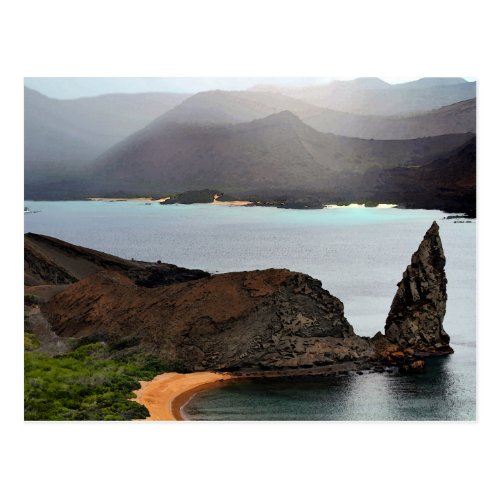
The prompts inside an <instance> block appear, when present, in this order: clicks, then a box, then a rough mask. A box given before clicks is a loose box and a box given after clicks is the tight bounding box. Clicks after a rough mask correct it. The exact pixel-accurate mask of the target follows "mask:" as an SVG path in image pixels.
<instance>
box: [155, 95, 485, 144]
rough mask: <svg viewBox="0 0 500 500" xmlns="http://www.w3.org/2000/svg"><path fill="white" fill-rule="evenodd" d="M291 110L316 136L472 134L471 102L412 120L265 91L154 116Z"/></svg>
mask: <svg viewBox="0 0 500 500" xmlns="http://www.w3.org/2000/svg"><path fill="white" fill-rule="evenodd" d="M280 111H291V112H292V113H294V114H295V115H297V116H298V117H299V118H301V119H302V121H303V122H304V123H306V124H307V125H310V126H311V127H313V128H315V129H316V130H319V131H321V132H329V133H333V134H337V135H343V136H347V137H360V138H363V139H414V138H417V137H427V136H433V135H444V134H452V133H457V134H460V133H467V132H475V129H476V120H475V119H476V102H475V99H471V100H469V101H465V102H461V103H456V104H452V105H450V106H446V107H443V108H440V109H437V110H433V111H430V112H427V113H422V114H418V115H413V116H375V115H358V114H354V113H345V112H342V111H334V110H331V109H326V108H320V107H317V106H313V105H311V104H307V103H305V102H303V101H300V100H298V99H294V98H291V97H287V96H283V95H281V94H278V93H267V92H230V91H213V92H202V93H199V94H196V95H194V96H192V97H190V98H189V99H186V100H185V101H184V102H182V103H181V104H180V105H179V106H177V107H176V108H174V109H172V110H171V111H168V112H167V113H165V114H164V115H163V116H161V117H159V118H158V120H157V121H158V122H161V123H199V124H214V123H217V124H228V123H244V122H248V121H251V120H255V119H258V118H264V117H266V116H269V115H271V114H274V113H278V112H280Z"/></svg>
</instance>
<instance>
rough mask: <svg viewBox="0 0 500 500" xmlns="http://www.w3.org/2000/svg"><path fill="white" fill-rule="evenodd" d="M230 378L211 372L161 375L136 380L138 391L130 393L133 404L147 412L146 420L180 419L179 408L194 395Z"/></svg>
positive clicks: (230, 376) (230, 377) (180, 412)
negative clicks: (137, 404) (142, 406)
mask: <svg viewBox="0 0 500 500" xmlns="http://www.w3.org/2000/svg"><path fill="white" fill-rule="evenodd" d="M232 378H235V377H234V376H233V375H228V374H223V373H215V372H195V373H162V374H161V375H158V376H156V377H155V378H154V379H153V380H151V381H149V382H145V381H140V384H141V388H140V389H138V390H136V391H133V392H134V393H135V394H136V396H137V397H136V399H134V401H136V402H137V403H139V404H142V405H144V406H145V407H146V408H147V409H148V411H149V414H150V416H149V417H147V418H146V420H156V421H169V420H184V419H183V418H182V411H181V410H182V407H183V406H184V405H185V404H186V403H187V402H188V401H189V400H190V399H191V398H192V397H193V396H194V394H196V393H197V392H199V391H201V390H204V389H208V388H210V387H211V386H215V385H217V384H218V383H220V382H222V381H224V380H229V379H232Z"/></svg>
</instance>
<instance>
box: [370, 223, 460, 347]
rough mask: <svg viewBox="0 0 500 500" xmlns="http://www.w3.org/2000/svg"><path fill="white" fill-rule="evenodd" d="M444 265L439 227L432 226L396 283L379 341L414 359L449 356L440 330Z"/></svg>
mask: <svg viewBox="0 0 500 500" xmlns="http://www.w3.org/2000/svg"><path fill="white" fill-rule="evenodd" d="M445 263H446V258H445V256H444V251H443V246H442V243H441V238H440V236H439V226H438V225H437V224H436V222H434V223H433V224H432V226H431V227H430V229H429V230H428V231H427V232H426V234H425V236H424V239H423V240H422V242H421V243H420V246H419V247H418V250H417V251H416V252H415V253H414V254H413V256H412V258H411V263H410V265H409V266H408V267H407V268H406V271H405V272H404V273H403V279H402V280H401V281H400V282H399V283H398V290H397V292H396V295H395V296H394V299H393V301H392V305H391V309H390V311H389V315H388V316H387V320H386V323H385V336H384V338H383V340H385V341H386V342H388V343H391V344H395V345H397V346H399V347H400V348H401V349H404V348H407V349H409V350H410V351H412V354H414V355H417V356H418V355H424V354H436V353H437V354H440V353H447V352H453V351H452V349H451V347H450V345H449V343H450V337H449V336H448V334H447V333H446V332H445V330H444V327H443V319H444V315H445V312H446V300H447V295H446V273H445V271H444V266H445ZM377 338H378V339H380V336H378V337H377Z"/></svg>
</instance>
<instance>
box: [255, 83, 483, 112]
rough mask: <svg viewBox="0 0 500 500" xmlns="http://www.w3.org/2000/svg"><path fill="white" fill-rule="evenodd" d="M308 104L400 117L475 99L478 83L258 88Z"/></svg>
mask: <svg viewBox="0 0 500 500" xmlns="http://www.w3.org/2000/svg"><path fill="white" fill-rule="evenodd" d="M252 90H254V91H265V92H269V91H274V92H278V93H280V94H283V95H287V96H289V97H294V98H296V99H301V100H303V101H305V102H307V103H309V104H313V105H315V106H320V107H323V108H330V109H334V110H336V111H345V112H348V113H359V114H368V115H401V114H407V113H419V112H425V111H430V110H432V109H436V108H439V107H441V106H447V105H449V104H453V103H455V102H459V101H465V100H468V99H472V98H474V97H475V96H476V83H475V82H468V81H466V80H464V79H463V78H422V79H420V80H416V81H413V82H407V83H400V84H395V85H390V84H389V83H387V82H384V81H383V80H380V79H379V78H357V79H355V80H351V81H333V82H331V83H329V84H327V85H321V86H314V87H302V88H296V87H288V88H283V87H279V88H277V87H271V86H258V87H254V88H253V89H252Z"/></svg>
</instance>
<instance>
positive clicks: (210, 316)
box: [25, 223, 453, 373]
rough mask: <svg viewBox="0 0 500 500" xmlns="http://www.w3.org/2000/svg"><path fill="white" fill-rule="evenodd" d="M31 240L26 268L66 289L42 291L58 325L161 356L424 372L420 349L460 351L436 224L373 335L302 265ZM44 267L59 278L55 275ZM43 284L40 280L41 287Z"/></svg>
mask: <svg viewBox="0 0 500 500" xmlns="http://www.w3.org/2000/svg"><path fill="white" fill-rule="evenodd" d="M25 239H26V242H27V243H26V250H25V251H26V252H27V259H25V263H26V267H25V272H26V275H27V276H28V277H29V278H30V279H32V278H33V276H34V275H36V277H37V278H38V280H39V281H38V282H39V284H38V287H39V288H42V289H43V288H44V287H45V288H46V287H49V288H50V287H52V288H54V291H53V293H46V290H44V292H45V296H44V297H41V298H42V302H43V303H42V304H41V311H42V312H43V314H44V315H45V317H46V318H47V319H48V321H49V322H50V324H51V326H52V328H53V330H54V332H55V333H56V334H57V335H58V336H60V337H64V338H81V337H91V338H95V339H98V340H101V341H104V342H106V343H107V344H108V345H110V346H118V347H116V348H117V349H118V350H121V351H120V355H123V354H124V352H123V349H126V350H129V351H130V352H140V353H142V354H144V355H148V354H154V355H155V356H156V357H159V358H161V359H163V360H165V361H168V362H177V363H181V364H182V365H183V367H184V368H185V369H186V370H190V371H199V370H206V369H211V370H220V371H242V372H250V373H252V372H254V373H255V372H268V371H279V372H286V373H290V372H297V373H300V372H301V371H302V372H304V370H315V371H319V370H323V371H324V372H334V371H339V370H346V369H347V370H352V369H356V367H358V368H359V367H363V366H364V367H376V368H381V366H380V365H381V364H384V363H385V364H387V363H388V364H393V365H399V366H400V367H402V368H404V369H405V371H412V370H413V368H412V367H413V366H414V365H415V370H417V368H418V370H420V369H421V368H422V367H423V363H418V366H417V365H416V364H415V362H416V361H418V360H419V358H421V357H425V356H428V355H439V354H448V353H450V352H453V351H452V349H451V348H450V347H449V337H448V335H447V334H446V333H445V331H444V329H443V317H444V314H445V310H446V276H445V273H444V264H445V257H444V253H443V248H442V245H441V240H440V238H439V228H438V226H437V224H436V223H434V224H433V225H432V226H431V228H430V229H429V230H428V231H427V233H426V235H425V237H424V239H423V241H422V243H421V244H420V246H419V249H418V250H417V252H415V254H414V255H413V257H412V261H411V264H410V265H409V266H408V268H407V270H406V271H405V273H404V275H403V280H402V281H401V282H400V283H399V285H398V291H397V293H396V296H395V298H394V301H393V304H392V307H391V311H390V313H389V316H388V318H387V323H386V330H385V331H386V333H385V335H382V334H381V333H378V334H377V335H376V336H375V337H374V338H373V339H370V338H367V337H359V336H358V335H356V334H355V333H354V332H353V328H352V326H351V325H350V324H349V322H348V321H347V319H346V318H345V317H344V306H343V304H342V302H341V301H340V300H339V299H338V298H336V297H334V296H332V295H331V294H330V293H329V292H328V291H326V290H324V289H323V288H322V285H321V282H320V281H318V280H316V279H313V278H311V277H310V276H307V275H305V274H302V273H297V272H292V271H289V270H287V269H267V270H263V271H250V272H235V273H225V274H218V275H212V276H211V275H209V274H208V273H203V272H202V271H192V272H191V274H190V271H189V270H185V269H181V268H176V267H175V266H171V267H168V265H167V264H165V265H160V264H158V265H156V266H155V265H151V264H147V263H141V262H135V261H125V260H124V259H119V258H118V257H113V256H110V255H106V254H103V253H101V252H95V251H94V250H88V249H85V248H82V247H76V246H74V245H71V244H69V243H66V242H62V241H60V240H56V239H55V238H48V237H44V236H40V235H26V237H25ZM42 257H43V258H42ZM52 264H54V265H55V266H56V267H55V269H56V271H57V272H59V271H60V270H64V271H65V272H66V275H67V277H68V281H71V280H73V281H75V280H77V281H76V282H75V283H70V284H66V285H61V284H59V285H54V284H51V283H53V281H50V280H51V279H52V277H53V273H51V272H49V271H50V269H48V268H50V265H52ZM77 264H78V265H77ZM162 266H167V267H165V268H163V267H162ZM92 269H93V272H91V270H92ZM155 269H156V272H159V273H160V274H161V273H167V274H168V277H169V279H166V278H165V277H164V278H165V279H159V280H154V279H153V280H152V281H153V283H151V279H147V278H148V276H151V272H153V271H154V270H155ZM42 270H43V273H42V272H41V271H42ZM152 270H153V271H152ZM169 273H170V274H169ZM193 273H194V274H193ZM76 274H79V276H78V277H76ZM44 276H45V277H46V279H47V280H48V281H45V282H43V280H42V278H43V277H44ZM138 276H139V278H138ZM162 276H163V275H162ZM68 281H66V283H68ZM44 283H45V284H44ZM58 283H60V281H58ZM36 290H37V286H31V287H29V291H30V293H36ZM43 299H44V300H43ZM381 369H383V368H381Z"/></svg>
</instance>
